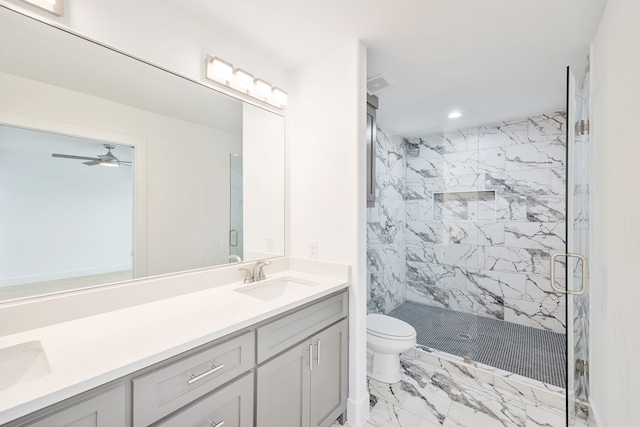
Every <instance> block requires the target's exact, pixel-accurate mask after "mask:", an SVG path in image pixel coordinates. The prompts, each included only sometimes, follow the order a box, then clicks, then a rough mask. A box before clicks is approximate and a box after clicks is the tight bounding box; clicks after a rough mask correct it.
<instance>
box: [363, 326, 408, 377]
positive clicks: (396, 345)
mask: <svg viewBox="0 0 640 427" xmlns="http://www.w3.org/2000/svg"><path fill="white" fill-rule="evenodd" d="M415 346H416V330H415V329H414V328H413V326H411V325H410V324H408V323H406V322H403V321H402V320H400V319H396V318H394V317H390V316H385V315H382V314H369V315H367V376H369V377H370V378H373V379H374V380H378V381H381V382H383V383H389V384H392V383H397V382H398V381H400V353H402V352H405V351H407V350H409V349H411V348H413V347H415Z"/></svg>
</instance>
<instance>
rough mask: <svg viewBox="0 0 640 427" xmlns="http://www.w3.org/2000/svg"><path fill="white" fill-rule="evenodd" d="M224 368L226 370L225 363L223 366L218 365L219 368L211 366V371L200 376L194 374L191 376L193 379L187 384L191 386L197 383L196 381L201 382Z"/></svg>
mask: <svg viewBox="0 0 640 427" xmlns="http://www.w3.org/2000/svg"><path fill="white" fill-rule="evenodd" d="M222 368H224V363H223V364H222V365H218V366H215V365H211V369H209V370H208V371H205V372H203V373H201V374H200V375H198V376H196V375H193V374H192V375H191V379H190V380H189V381H187V384H189V385H191V384H193V383H195V382H196V381H200V380H201V379H203V378H204V377H208V376H209V375H211V374H213V373H215V372H218V371H219V370H220V369H222Z"/></svg>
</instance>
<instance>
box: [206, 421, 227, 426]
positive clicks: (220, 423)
mask: <svg viewBox="0 0 640 427" xmlns="http://www.w3.org/2000/svg"><path fill="white" fill-rule="evenodd" d="M209 424H211V427H222V426H223V425H224V421H220V422H219V423H218V424H216V423H215V422H213V421H209Z"/></svg>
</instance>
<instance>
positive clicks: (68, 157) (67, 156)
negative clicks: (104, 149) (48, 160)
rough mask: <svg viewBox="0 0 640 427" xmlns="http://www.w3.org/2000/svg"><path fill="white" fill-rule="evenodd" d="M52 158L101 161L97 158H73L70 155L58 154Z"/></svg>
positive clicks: (54, 154)
mask: <svg viewBox="0 0 640 427" xmlns="http://www.w3.org/2000/svg"><path fill="white" fill-rule="evenodd" d="M51 157H61V158H63V159H76V160H93V161H95V160H98V161H100V159H98V158H95V157H83V156H72V155H70V154H57V153H53V154H52V155H51Z"/></svg>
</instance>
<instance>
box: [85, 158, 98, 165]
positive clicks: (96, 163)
mask: <svg viewBox="0 0 640 427" xmlns="http://www.w3.org/2000/svg"><path fill="white" fill-rule="evenodd" d="M100 163H101V162H100V159H98V160H93V161H91V162H84V164H85V165H87V166H95V165H99V164H100Z"/></svg>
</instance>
